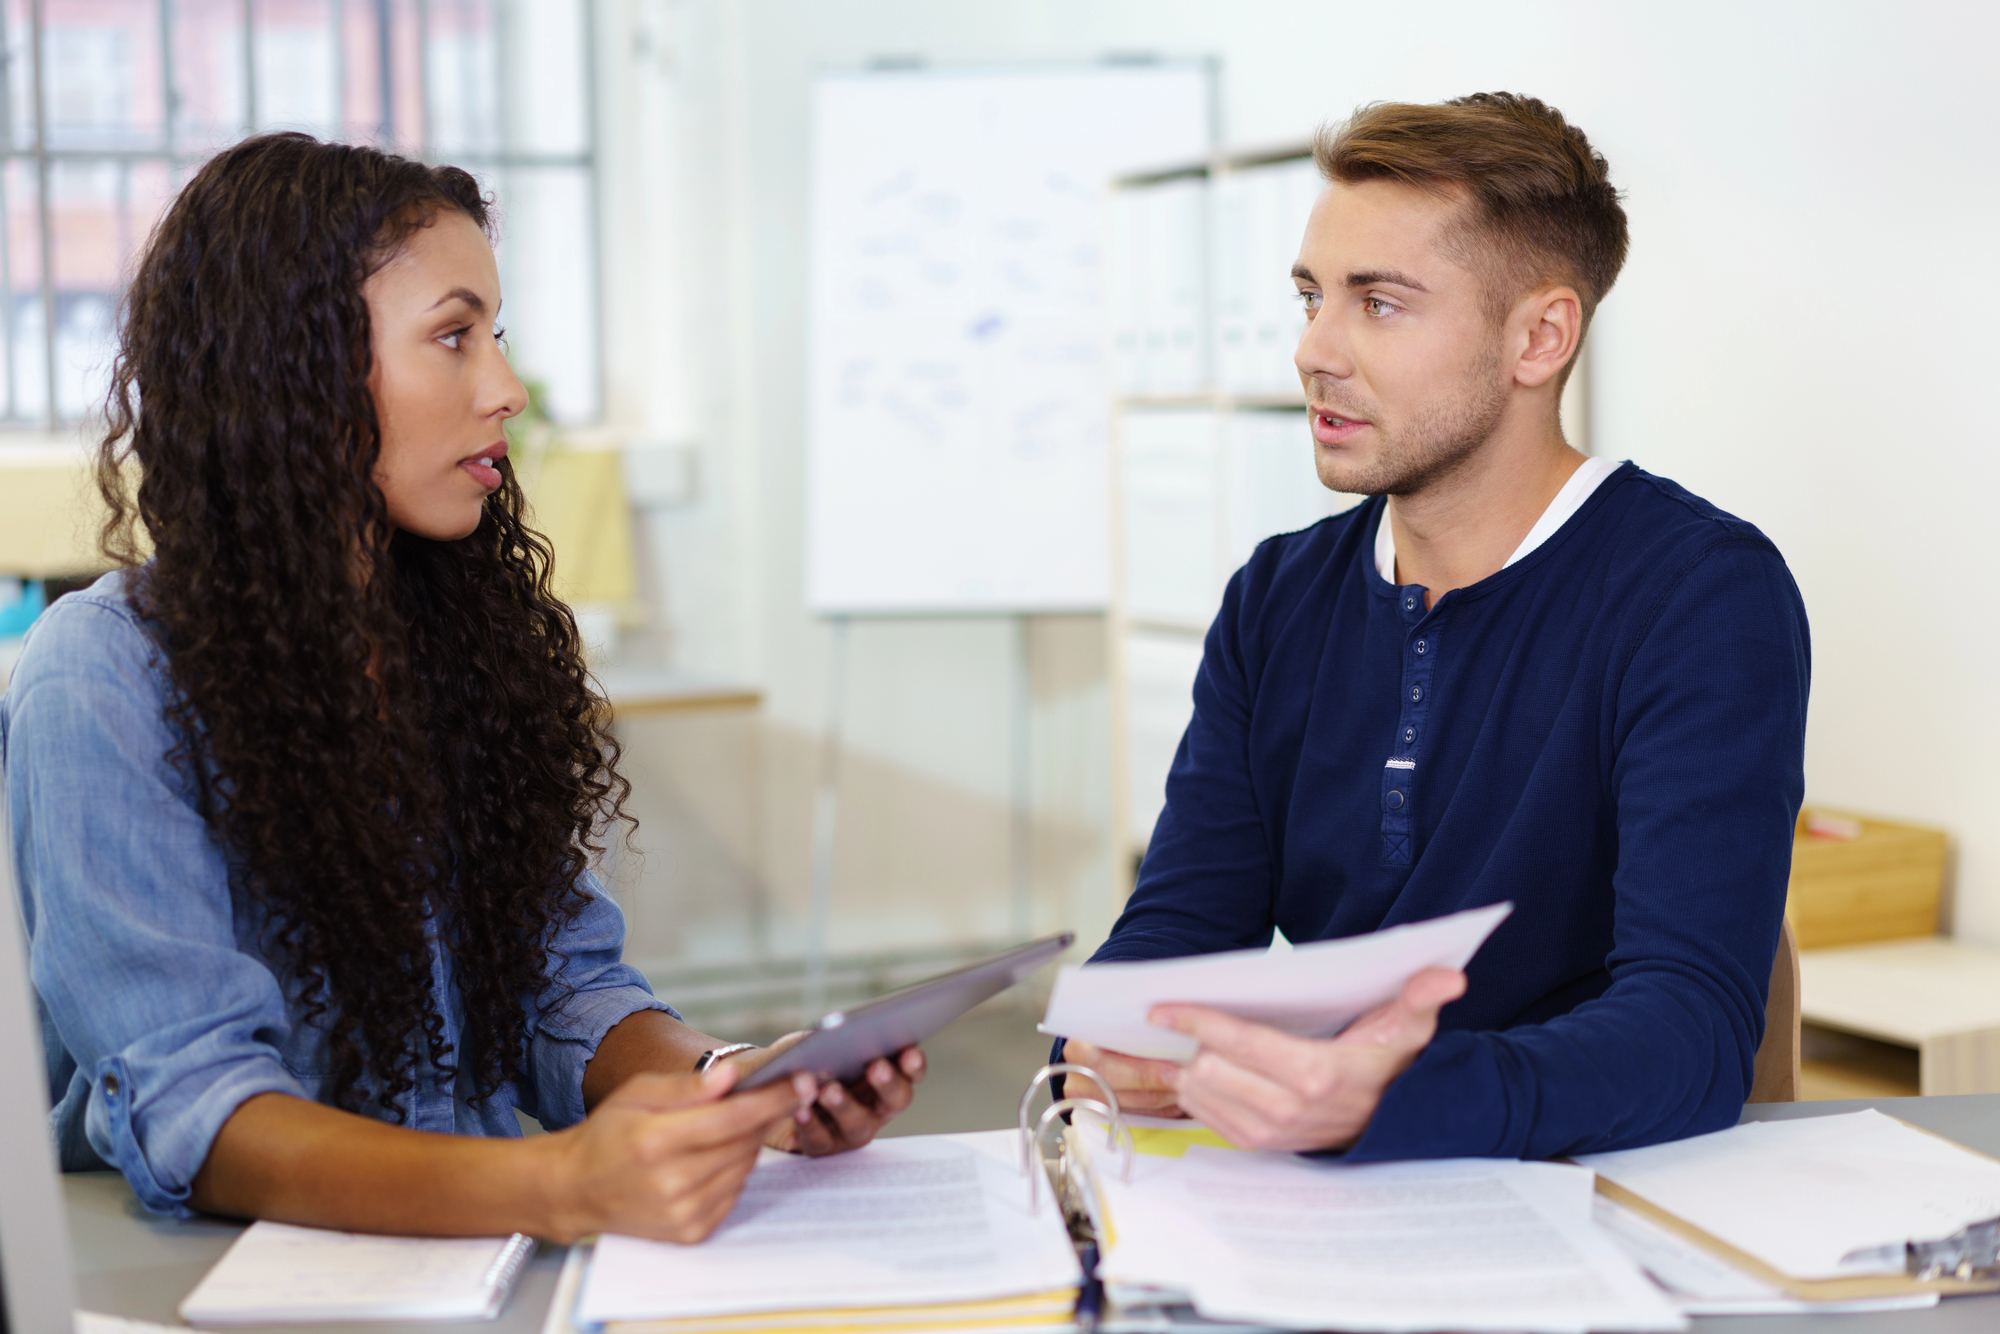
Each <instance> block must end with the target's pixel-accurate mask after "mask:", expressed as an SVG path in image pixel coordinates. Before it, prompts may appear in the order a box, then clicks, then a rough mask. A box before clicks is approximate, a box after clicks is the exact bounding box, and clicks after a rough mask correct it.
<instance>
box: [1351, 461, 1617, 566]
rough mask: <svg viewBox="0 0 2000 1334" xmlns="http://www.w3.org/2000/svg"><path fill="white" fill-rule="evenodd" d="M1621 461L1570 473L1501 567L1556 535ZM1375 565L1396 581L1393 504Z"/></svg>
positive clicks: (1378, 528) (1378, 536)
mask: <svg viewBox="0 0 2000 1334" xmlns="http://www.w3.org/2000/svg"><path fill="white" fill-rule="evenodd" d="M1618 467H1619V465H1618V464H1617V463H1616V462H1614V461H1613V460H1611V459H1585V460H1584V461H1583V466H1582V467H1580V468H1578V469H1577V470H1576V471H1575V472H1573V473H1571V474H1570V475H1569V480H1568V481H1567V482H1564V483H1563V488H1562V490H1560V491H1558V492H1556V498H1555V499H1554V500H1551V501H1550V502H1549V505H1548V508H1547V509H1545V510H1543V511H1542V517H1541V518H1539V519H1537V520H1535V526H1534V527H1533V528H1530V529H1529V530H1528V535H1527V536H1526V537H1524V538H1522V539H1521V545H1520V546H1518V547H1515V548H1514V554H1513V555H1511V556H1509V557H1508V558H1507V560H1506V563H1505V564H1503V565H1502V566H1501V567H1500V568H1501V569H1503V570H1504V569H1506V568H1507V566H1508V565H1512V564H1514V563H1515V562H1516V561H1518V560H1520V559H1521V558H1522V557H1524V556H1526V555H1527V554H1528V553H1529V552H1531V551H1533V550H1534V549H1535V548H1536V547H1538V546H1540V545H1541V544H1542V543H1544V542H1546V541H1548V540H1549V539H1550V538H1551V537H1554V536H1555V535H1556V531H1557V530H1558V529H1560V528H1561V527H1562V526H1563V525H1564V524H1565V523H1568V522H1569V517H1570V515H1572V514H1575V513H1576V512H1577V511H1578V510H1579V509H1581V508H1583V502H1584V501H1586V500H1589V499H1590V496H1591V493H1592V492H1593V491H1595V490H1597V488H1598V486H1599V485H1600V484H1602V482H1603V481H1604V479H1605V478H1607V477H1609V476H1610V475H1611V474H1612V473H1614V472H1617V471H1618ZM1375 569H1376V572H1377V573H1379V574H1380V575H1381V576H1382V578H1383V579H1385V580H1387V581H1388V582H1389V583H1392V584H1393V583H1395V582H1396V534H1395V532H1394V531H1393V530H1392V529H1391V528H1390V525H1389V506H1388V505H1387V504H1386V503H1385V504H1384V505H1383V506H1382V518H1381V520H1380V521H1379V522H1378V523H1377V524H1376V525H1375Z"/></svg>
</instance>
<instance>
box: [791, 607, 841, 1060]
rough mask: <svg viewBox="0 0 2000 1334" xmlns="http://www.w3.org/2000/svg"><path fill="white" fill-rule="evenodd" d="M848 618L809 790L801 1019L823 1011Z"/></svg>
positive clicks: (830, 663) (830, 667)
mask: <svg viewBox="0 0 2000 1334" xmlns="http://www.w3.org/2000/svg"><path fill="white" fill-rule="evenodd" d="M849 624H850V620H849V618H848V617H846V616H835V617H834V618H833V651H832V652H831V653H829V654H828V655H827V682H826V730H825V732H824V733H822V734H821V737H820V752H819V754H820V759H819V790H818V792H816V793H814V795H813V824H812V859H813V860H812V907H811V913H810V916H809V918H808V925H807V928H806V984H805V994H804V995H803V997H802V998H801V999H802V1002H803V1008H804V1011H805V1017H804V1021H803V1022H804V1023H805V1024H807V1025H811V1024H813V1023H816V1022H818V1020H819V1017H820V1016H821V1015H822V1014H824V1013H825V1012H826V954H827V939H826V937H827V924H828V921H829V920H830V917H831V915H832V911H833V846H834V829H835V826H836V824H837V822H838V817H839V815H840V748H841V719H842V712H843V708H844V705H845V703H846V697H847V634H848V628H849Z"/></svg>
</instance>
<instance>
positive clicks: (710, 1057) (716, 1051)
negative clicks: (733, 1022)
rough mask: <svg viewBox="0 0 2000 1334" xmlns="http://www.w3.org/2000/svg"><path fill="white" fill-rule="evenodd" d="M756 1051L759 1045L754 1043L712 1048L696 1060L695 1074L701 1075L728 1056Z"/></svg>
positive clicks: (733, 1043) (735, 1043)
mask: <svg viewBox="0 0 2000 1334" xmlns="http://www.w3.org/2000/svg"><path fill="white" fill-rule="evenodd" d="M755 1050H757V1044H756V1043H754V1042H732V1043H730V1044H729V1045H728V1046H726V1047H710V1048H709V1049H708V1050H707V1051H705V1052H703V1053H702V1054H701V1055H700V1056H698V1057H696V1058H695V1063H694V1072H695V1073H696V1074H701V1073H702V1072H703V1071H704V1070H706V1069H708V1067H709V1066H711V1065H714V1064H715V1063H716V1062H717V1061H719V1060H722V1059H723V1058H724V1057H726V1056H734V1055H735V1054H736V1053H737V1052H739V1051H755Z"/></svg>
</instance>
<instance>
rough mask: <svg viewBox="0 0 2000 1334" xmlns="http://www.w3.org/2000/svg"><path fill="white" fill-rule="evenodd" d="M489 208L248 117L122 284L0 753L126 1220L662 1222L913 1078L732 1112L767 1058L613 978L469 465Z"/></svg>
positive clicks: (530, 555) (534, 539)
mask: <svg viewBox="0 0 2000 1334" xmlns="http://www.w3.org/2000/svg"><path fill="white" fill-rule="evenodd" d="M487 226H488V216H487V206H486V203H485V201H484V200H482V199H481V198H480V195H479V192H478V189H477V187H476V185H475V184H474V182H473V180H472V178H471V177H470V176H468V175H466V174H465V173H464V172H462V171H459V170H457V169H455V168H451V167H442V168H428V167H425V166H423V165H421V164H418V163H414V162H409V161H406V160H404V159H401V158H397V157H392V156H389V155H386V154H383V153H380V152H377V151H375V150H373V149H368V148H359V147H349V146H342V145H334V144H321V143H317V142H315V141H314V140H312V139H310V138H307V137H305V136H303V135H269V136H264V137H260V138H255V139H251V140H247V141H245V142H243V143H241V144H239V145H237V146H236V147H234V148H232V149H230V150H228V151H227V152H225V153H223V154H221V155H220V156H218V157H216V158H215V159H213V160H212V161H210V162H209V163H208V164H207V165H206V166H204V167H203V168H202V169H201V170H200V171H199V172H198V173H197V174H196V175H195V177H194V178H193V180H191V181H190V182H189V184H188V185H187V187H186V189H185V190H183V191H182V193H181V194H180V196H179V197H178V198H177V199H176V200H175V202H174V204H173V206H172V207H171V208H170V209H169V211H168V213H167V215H166V217H165V218H164V219H163V220H162V222H161V224H160V226H159V229H158V231H157V232H156V233H155V235H154V237H153V239H152V241H151V244H150V246H149V249H148V251H147V253H146V255H145V257H144V259H143V261H142V263H141V264H140V267H139V270H138V273H137V275H136V277H135V279H134V281H133V284H132V288H131V292H130V295H129V297H128V308H127V312H126V322H125V327H124V329H123V332H122V341H121V344H120V349H119V356H118V360H117V363H116V366H115V369H114V373H113V388H112V393H111V401H110V430H109V433H108V435H107V437H106V439H105V443H104V445H103V448H102V451H101V453H100V458H99V484H100V487H101V489H102V490H103V491H104V493H105V496H106V498H107V500H108V501H109V503H110V505H111V507H112V517H111V520H110V522H109V524H108V526H107V529H106V546H107V549H108V550H110V551H111V552H112V553H113V554H114V556H116V557H118V558H120V559H121V561H122V562H123V563H124V565H125V566H126V568H125V569H123V570H121V571H119V572H117V573H114V574H111V575H108V576H106V577H105V578H104V579H103V580H101V581H99V582H98V583H97V584H96V585H95V586H94V587H93V588H91V589H89V590H87V591H86V592H83V593H77V594H72V595H71V596H70V597H68V598H65V599H63V600H62V601H61V602H59V603H58V604H56V605H55V606H54V607H52V608H51V609H50V610H49V612H48V613H47V614H46V615H45V617H44V618H43V621H42V623H41V624H39V625H38V626H37V627H36V630H35V633H34V634H33V636H32V637H31V639H30V641H29V643H28V646H27V648H26V650H25V652H24V653H23V655H22V657H21V660H20V662H19V664H18V666H17V668H16V671H15V676H14V681H13V685H12V687H11V688H10V690H9V691H8V693H7V694H6V695H5V696H4V697H0V747H4V752H0V753H4V757H5V764H6V770H5V772H6V779H7V801H8V807H9V812H8V813H9V817H10V818H11V820H12V822H13V831H14V845H15V847H16V849H17V853H16V855H17V858H18V860H19V863H20V865H19V870H20V876H21V883H22V890H23V902H24V910H25V912H26V917H27V923H28V929H29V935H30V941H31V954H32V965H33V972H34V977H35V983H36V987H37V989H38V991H39V993H40V996H41V1000H42V1010H43V1016H44V1038H45V1043H46V1046H47V1050H48V1055H49V1076H50V1089H51V1094H52V1099H53V1101H54V1102H55V1104H56V1108H55V1113H54V1118H53V1119H54V1121H55V1125H56V1129H57V1134H58V1137H59V1140H60V1149H61V1153H62V1157H63V1162H64V1165H65V1166H66V1167H72V1168H81V1167H95V1166H100V1165H103V1164H106V1163H108V1164H110V1165H113V1166H115V1167H117V1168H118V1169H119V1170H121V1171H122V1172H123V1173H124V1174H125V1176H126V1178H127V1179H128V1180H129V1181H130V1182H131V1183H132V1186H133V1188H134V1190H135V1191H136V1192H137V1193H138V1195H139V1198H140V1199H141V1200H142V1201H144V1202H145V1204H146V1205H147V1206H148V1207H149V1208H152V1209H154V1210H158V1211H162V1212H178V1213H182V1214H185V1213H187V1212H189V1211H190V1210H208V1211H212V1212H218V1213H226V1214H234V1215H239V1216H246V1217H265V1218H278V1219H286V1220H290V1221H294V1222H302V1223H311V1224H319V1225H324V1226H331V1227H341V1228H348V1229H355V1230H374V1231H394V1232H404V1233H440V1234H491V1233H497V1232H506V1231H510V1230H518V1231H524V1232H532V1233H536V1234H539V1235H542V1236H547V1237H552V1238H556V1239H559V1240H567V1239H571V1238H574V1237H578V1236H582V1235H585V1234H588V1233H592V1232H597V1231H620V1232H629V1233H636V1234H639V1235H646V1236H654V1237H660V1238H665V1239H670V1240H677V1241H691V1240H697V1239H699V1238H700V1237H702V1236H705V1235H707V1233H708V1232H709V1231H710V1230H712V1229H713V1228H714V1227H715V1225H716V1224H717V1223H718V1222H720V1221H721V1219H722V1218H723V1216H724V1215H726V1214H727V1213H728V1211H729V1208H730V1206H731V1205H732V1204H733V1203H734V1201H735V1198H736V1194H737V1191H738V1189H739V1188H740V1186H741V1184H742V1181H743V1179H744V1177H745V1176H746V1175H747V1174H748V1172H749V1170H750V1167H751V1165H752V1164H753V1162H754V1161H755V1158H756V1154H757V1150H758V1147H759V1145H761V1144H764V1143H770V1144H774V1145H776V1146H778V1147H781V1148H792V1149H797V1150H800V1151H804V1152H810V1153H824V1152H832V1151H835V1150H838V1149H842V1148H849V1147H853V1146H855V1145H858V1144H862V1143H866V1142H867V1141H868V1139H869V1138H870V1137H871V1136H872V1135H873V1134H874V1133H875V1131H876V1130H877V1129H878V1128H879V1127H880V1125H881V1124H882V1123H883V1122H884V1121H886V1120H887V1119H888V1118H889V1117H890V1116H893V1115H894V1114H895V1113H896V1112H898V1111H900V1110H901V1109H902V1108H903V1107H905V1106H907V1105H908V1103H909V1101H910V1097H911V1087H912V1084H913V1083H914V1082H915V1081H916V1080H917V1079H918V1078H920V1077H921V1074H922V1068H923V1067H922V1057H921V1054H920V1053H918V1052H917V1051H916V1050H915V1049H911V1050H910V1051H907V1052H905V1053H903V1054H902V1056H901V1057H900V1058H899V1059H898V1061H897V1062H894V1063H892V1062H888V1061H878V1062H876V1063H875V1065H874V1066H873V1067H872V1068H871V1069H870V1070H869V1072H868V1073H867V1075H866V1076H865V1077H864V1079H863V1080H861V1081H858V1082H857V1084H856V1085H855V1086H853V1087H851V1088H845V1089H843V1088H842V1086H840V1085H838V1084H829V1085H828V1086H826V1087H824V1088H819V1087H817V1086H816V1085H815V1083H814V1081H812V1080H811V1079H809V1078H804V1077H801V1079H800V1080H799V1081H798V1082H797V1084H796V1085H784V1084H779V1085H776V1086H773V1087H770V1088H766V1089H760V1090H758V1091H756V1092H752V1093H743V1094H738V1095H735V1096H726V1095H728V1094H729V1091H730V1089H731V1088H732V1086H733V1085H734V1083H735V1081H736V1078H737V1076H738V1075H739V1074H740V1073H742V1072H743V1070H745V1069H746V1068H751V1067H754V1065H755V1064H756V1063H757V1062H758V1061H759V1060H761V1059H766V1058H767V1055H766V1054H764V1053H756V1052H750V1053H748V1054H747V1055H737V1056H736V1057H735V1059H729V1060H721V1061H717V1062H715V1063H713V1064H712V1065H709V1063H708V1061H707V1060H705V1059H704V1057H705V1054H709V1053H714V1052H717V1051H718V1050H720V1049H721V1048H722V1044H720V1043H718V1042H717V1041H716V1040H715V1039H713V1038H710V1037H707V1036H705V1035H704V1034H701V1033H698V1032H696V1031H694V1030H693V1029H691V1028H689V1027H687V1026H686V1025H684V1024H682V1023H681V1022H680V1021H679V1019H678V1018H677V1017H676V1016H675V1015H674V1013H673V1011H671V1010H670V1009H668V1008H667V1007H666V1006H664V1005H662V1004H661V1003H660V1002H659V1001H657V1000H655V999H654V998H653V996H652V995H651V993H650V991H649V990H648V989H647V987H646V984H645V982H644V980H643V979H642V978H641V977H640V976H639V974H638V973H637V972H636V971H634V970H633V969H631V968H629V967H627V966H626V965H625V964H623V963H622V962H620V959H619V952H620V948H621V945H622V943H623V933H624V926H623V920H622V918H621V917H620V916H619V913H618V910H617V908H616V907H615V906H614V905H613V904H612V903H611V901H610V899H609V898H608V897H607V896H606V895H605V893H604V890H603V888H602V887H601V886H600V885H599V884H598V882H597V880H596V878H595V877H594V876H593V875H592V874H591V873H590V871H589V870H588V868H587V860H588V858H589V856H590V855H591V853H593V852H595V851H597V850H599V845H598V844H597V843H596V842H594V839H596V838H597V837H598V836H599V835H600V833H601V832H602V831H603V830H604V829H605V828H607V827H608V825H609V823H610V822H611V821H612V820H614V819H617V818H622V812H621V810H620V803H621V801H622V799H623V797H624V795H625V793H626V791H627V787H626V784H625V783H624V781H623V780H622V779H620V778H619V777H618V775H617V772H616V769H615V764H616V760H617V756H618V747H617V744H616V743H615V742H614V741H613V740H612V738H611V735H610V733H609V731H608V730H607V724H606V717H605V712H604V709H603V707H602V702H601V701H600V700H598V699H597V698H596V697H595V696H594V695H593V694H592V692H591V689H590V685H589V681H588V678H587V677H586V675H585V667H584V662H583V659H582V656H581V652H580V645H579V641H578V638H577V632H576V627H575V624H574V623H573V621H572V620H571V618H570V614H569V612H568V610H567V609H566V608H565V607H564V606H563V605H562V604H561V603H560V602H558V601H557V600H556V599H555V598H554V597H553V596H552V595H551V594H550V592H549V583H548V578H549V566H550V554H549V551H548V548H547V547H546V546H545V545H544V544H543V542H542V540H541V539H540V538H539V537H538V536H537V535H536V534H535V533H533V532H532V531H531V530H530V529H529V528H528V527H527V526H526V525H525V523H524V521H523V509H524V506H523V503H522V497H521V491H520V488H519V486H518V485H517V484H516V482H515V480H514V476H513V473H512V471H511V469H510V467H509V465H508V463H507V459H506V453H507V445H506V439H505V435H504V433H503V429H502V428H503V424H504V423H505V421H506V420H507V418H509V417H511V416H513V415H515V414H516V413H518V412H520V411H521V410H522V408H523V407H524V406H525V402H526V398H525V394H524V392H523V390H522V388H521V384H520V381H519V380H517V379H516V378H515V377H514V374H513V372H512V371H511V370H510V369H509V368H508V366H507V362H506V359H505V357H504V355H503V353H502V350H501V346H500V343H499V341H498V339H499V337H500V331H499V330H498V329H496V328H495V327H494V325H493V320H494V317H495V315H496V314H497V313H498V311H499V308H500V286H499V276H498V272H497V270H496V268H495V266H494V260H493V251H492V247H491V245H490V243H489V240H488V236H487V231H486V229H487ZM134 473H136V476H137V489H136V493H135V494H134V493H131V492H130V491H129V487H128V483H129V481H130V480H131V478H132V476H133V474H134ZM139 528H143V536H142V535H141V534H140V533H139V532H137V531H135V530H136V529H139ZM142 541H143V542H144V543H145V544H146V546H147V547H148V548H149V550H150V554H149V555H148V556H147V558H146V559H145V560H144V562H143V563H141V561H140V559H139V557H140V553H141V550H142V548H141V546H140V543H141V542H142ZM698 1063H699V1064H701V1065H708V1067H709V1068H707V1069H706V1072H705V1073H701V1074H695V1073H692V1072H693V1071H695V1070H696V1069H697V1068H698ZM517 1107H518V1108H519V1109H521V1110H522V1111H525V1112H527V1113H529V1114H530V1115H532V1116H535V1117H537V1118H538V1119H539V1120H540V1121H541V1122H542V1123H543V1124H544V1125H545V1126H547V1127H548V1128H550V1129H551V1130H552V1131H553V1132H554V1133H551V1134H549V1135H547V1136H539V1137H535V1138H532V1139H526V1140H523V1139H521V1138H519V1134H520V1132H519V1128H518V1123H517V1121H516V1119H515V1115H514V1113H515V1109H516V1108H517ZM438 1132H445V1133H438Z"/></svg>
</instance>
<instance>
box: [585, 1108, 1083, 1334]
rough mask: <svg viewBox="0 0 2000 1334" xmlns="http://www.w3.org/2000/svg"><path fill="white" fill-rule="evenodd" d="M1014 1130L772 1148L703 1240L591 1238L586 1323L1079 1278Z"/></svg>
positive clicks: (1008, 1293)
mask: <svg viewBox="0 0 2000 1334" xmlns="http://www.w3.org/2000/svg"><path fill="white" fill-rule="evenodd" d="M1019 1153H1020V1143H1019V1140H1018V1139H1017V1137H1016V1136H1015V1134H1014V1132H1012V1131H1007V1130H996V1131H987V1132H982V1133H979V1134H970V1135H917V1136H910V1137H909V1138H905V1139H881V1140H877V1141H875V1143H873V1144H871V1145H869V1146H868V1147H867V1148H865V1149H859V1150H856V1151H855V1152H853V1153H843V1154H838V1155H835V1156H834V1157H830V1158H796V1157H792V1156H791V1155H788V1154H779V1153H767V1154H766V1155H765V1157H764V1159H763V1160H762V1161H760V1162H759V1163H758V1165H757V1168H756V1170H755V1171H753V1172H752V1173H751V1174H750V1179H749V1181H748V1183H746V1185H745V1187H744V1190H743V1196H742V1198H741V1199H740V1200H739V1201H738V1202H737V1205H736V1208H735V1210H734V1212H732V1213H731V1214H730V1215H729V1217H728V1218H727V1219H726V1220H724V1222H723V1224H722V1226H721V1227H720V1228H718V1229H716V1231H715V1233H714V1235H713V1236H711V1237H710V1238H709V1239H708V1240H707V1241H705V1242H702V1243H701V1244H699V1245H696V1246H674V1245H670V1244H667V1243H664V1242H654V1241H641V1240H639V1239H637V1238H634V1237H620V1236H609V1235H607V1236H604V1237H602V1238H600V1239H599V1240H598V1242H597V1251H596V1255H595V1258H594V1259H593V1260H592V1263H591V1267H590V1274H589V1276H588V1277H587V1278H586V1279H585V1281H584V1289H583V1298H582V1301H581V1302H580V1303H579V1306H578V1315H577V1320H578V1323H580V1324H598V1323H601V1322H604V1321H631V1320H657V1319H671V1318H675V1317H685V1316H697V1315H722V1314H728V1313H733V1312H745V1311H798V1310H813V1309H827V1308H834V1307H862V1306H881V1307H886V1306H911V1305H918V1304H938V1303H947V1302H970V1301H982V1300H987V1299H992V1298H999V1297H1015V1296H1023V1295H1026V1294H1031V1293H1044V1292H1049V1291H1052V1290H1056V1289H1073V1288H1074V1287H1075V1286H1076V1284H1077V1283H1078V1281H1079V1279H1080V1274H1079V1271H1078V1267H1077V1259H1076V1252H1075V1250H1074V1249H1073V1248H1072V1247H1071V1245H1070V1241H1069V1233H1068V1230H1067V1229H1066V1228H1065V1227H1064V1225H1063V1221H1062V1217H1061V1214H1060V1211H1059V1210H1057V1209H1056V1208H1055V1206H1054V1205H1053V1204H1052V1203H1051V1202H1050V1200H1049V1192H1048V1191H1046V1190H1044V1191H1042V1192H1041V1206H1040V1209H1039V1211H1038V1212H1037V1213H1032V1214H1031V1213H1030V1212H1029V1210H1028V1183H1027V1179H1026V1178H1025V1177H1023V1176H1022V1175H1021V1174H1020V1168H1019V1166H1018V1161H1017V1158H1018V1155H1019Z"/></svg>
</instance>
